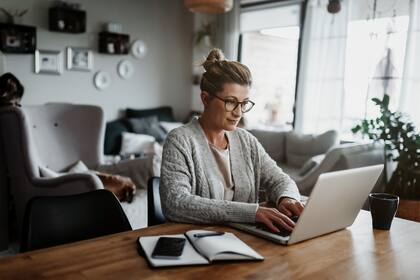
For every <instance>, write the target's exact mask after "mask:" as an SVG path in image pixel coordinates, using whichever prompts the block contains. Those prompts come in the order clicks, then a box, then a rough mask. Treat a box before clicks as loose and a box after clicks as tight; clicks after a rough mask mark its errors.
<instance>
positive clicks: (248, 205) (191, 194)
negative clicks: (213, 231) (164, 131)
mask: <svg viewBox="0 0 420 280" xmlns="http://www.w3.org/2000/svg"><path fill="white" fill-rule="evenodd" d="M226 135H227V137H228V140H229V147H230V160H231V170H232V177H233V182H234V185H235V194H234V197H233V201H226V200H216V199H214V195H213V191H212V190H213V189H214V186H216V184H222V182H221V181H220V178H219V176H220V175H219V174H218V172H217V170H218V166H217V163H216V161H215V159H214V158H213V155H212V153H211V150H210V147H209V145H208V142H207V139H206V136H205V134H204V131H203V130H202V128H201V125H200V123H199V122H198V119H196V118H195V119H193V120H192V121H191V122H190V123H189V124H187V125H184V126H182V127H179V128H176V129H174V130H172V131H171V132H170V133H169V134H168V137H167V139H166V141H165V144H164V146H163V158H162V167H161V181H160V195H161V201H162V210H163V213H164V215H165V217H166V218H167V219H168V220H171V221H176V222H186V223H225V222H245V223H253V222H255V214H256V211H257V208H258V204H257V202H258V190H259V188H260V187H264V188H265V189H266V193H267V198H268V200H269V201H271V202H274V203H276V202H277V201H278V199H279V198H280V197H283V196H285V197H291V198H294V199H297V200H298V199H300V195H299V191H298V189H297V187H296V184H295V183H294V182H293V180H292V179H290V177H289V176H288V175H286V174H285V173H284V172H283V171H282V170H281V169H280V168H279V167H278V166H277V164H276V163H275V161H274V160H272V159H271V158H270V156H269V155H268V154H267V153H266V152H265V150H264V148H263V147H262V146H261V144H260V143H259V142H258V140H257V139H256V138H255V137H254V136H253V135H252V134H250V133H249V132H247V131H246V130H244V129H241V128H237V129H236V130H235V131H228V132H226Z"/></svg>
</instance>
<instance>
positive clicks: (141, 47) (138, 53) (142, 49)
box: [131, 40, 147, 58]
mask: <svg viewBox="0 0 420 280" xmlns="http://www.w3.org/2000/svg"><path fill="white" fill-rule="evenodd" d="M131 53H132V54H133V56H134V57H135V58H143V57H145V55H146V53H147V46H146V43H144V42H143V41H142V40H135V41H134V43H133V44H132V45H131Z"/></svg>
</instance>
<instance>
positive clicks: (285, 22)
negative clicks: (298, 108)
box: [240, 4, 301, 129]
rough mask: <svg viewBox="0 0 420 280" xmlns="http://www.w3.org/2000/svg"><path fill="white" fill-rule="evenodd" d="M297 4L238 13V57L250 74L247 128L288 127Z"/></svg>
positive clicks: (296, 42) (297, 30) (294, 68)
mask: <svg viewBox="0 0 420 280" xmlns="http://www.w3.org/2000/svg"><path fill="white" fill-rule="evenodd" d="M300 9H301V7H300V4H294V5H286V6H280V7H275V8H270V9H259V10H252V11H244V12H242V13H241V38H242V39H241V46H240V48H241V49H240V54H241V55H240V60H241V62H242V63H244V64H245V65H247V66H248V67H249V68H250V70H251V72H252V75H253V86H252V93H251V99H252V100H253V101H254V102H255V103H256V105H255V106H254V108H253V109H252V110H251V111H250V112H249V113H247V114H246V116H245V120H246V124H247V126H248V127H250V128H255V127H258V128H265V129H290V128H291V127H292V124H293V118H294V116H293V107H294V102H295V91H296V73H297V61H298V49H299V36H300Z"/></svg>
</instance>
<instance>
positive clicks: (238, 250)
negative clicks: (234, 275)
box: [137, 230, 264, 267]
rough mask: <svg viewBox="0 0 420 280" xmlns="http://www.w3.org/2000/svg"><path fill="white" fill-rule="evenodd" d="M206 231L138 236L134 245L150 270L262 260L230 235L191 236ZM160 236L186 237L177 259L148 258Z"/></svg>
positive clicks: (228, 233) (262, 258)
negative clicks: (220, 262) (153, 268)
mask: <svg viewBox="0 0 420 280" xmlns="http://www.w3.org/2000/svg"><path fill="white" fill-rule="evenodd" d="M207 232H211V231H206V230H190V231H187V232H186V233H185V234H175V235H157V236H141V237H139V238H138V241H137V242H138V245H139V247H140V248H141V250H142V252H143V254H144V256H145V257H146V259H147V261H148V262H149V264H150V265H151V266H153V267H161V266H184V265H204V264H211V263H212V262H213V261H228V260H229V261H234V260H238V261H239V260H240V261H244V260H264V257H263V256H261V255H260V254H258V253H257V252H256V251H255V250H254V249H252V248H251V247H249V246H248V245H247V244H245V243H244V242H243V241H242V240H240V239H239V238H238V237H236V236H235V235H234V234H233V233H231V232H226V233H225V234H223V235H219V236H208V237H204V238H197V237H194V234H197V233H207ZM160 237H181V238H182V237H183V238H186V242H185V247H184V250H183V252H182V255H181V257H180V258H178V259H174V260H167V259H155V258H152V252H153V249H154V247H155V245H156V243H157V241H158V239H159V238H160Z"/></svg>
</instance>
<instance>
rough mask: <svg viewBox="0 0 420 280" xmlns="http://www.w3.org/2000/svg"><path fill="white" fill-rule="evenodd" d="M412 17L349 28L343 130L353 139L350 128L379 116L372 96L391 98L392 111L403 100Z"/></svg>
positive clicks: (353, 24)
mask: <svg viewBox="0 0 420 280" xmlns="http://www.w3.org/2000/svg"><path fill="white" fill-rule="evenodd" d="M408 23H409V17H408V16H397V17H387V18H379V19H375V20H369V21H367V20H356V21H351V22H350V23H349V25H348V33H347V43H346V67H345V95H344V108H343V120H342V126H341V130H342V133H343V135H345V136H347V137H348V138H351V137H352V135H351V132H350V130H351V128H352V127H353V126H355V124H356V123H359V122H360V120H361V119H364V118H374V117H376V116H378V115H379V112H378V108H377V106H375V105H374V104H373V102H372V101H371V99H372V98H373V97H378V98H382V96H383V95H384V93H387V94H388V95H390V101H391V104H390V106H391V108H392V109H394V110H395V109H397V108H398V102H399V100H400V92H401V79H402V75H403V66H404V57H405V48H406V42H407V30H408Z"/></svg>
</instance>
